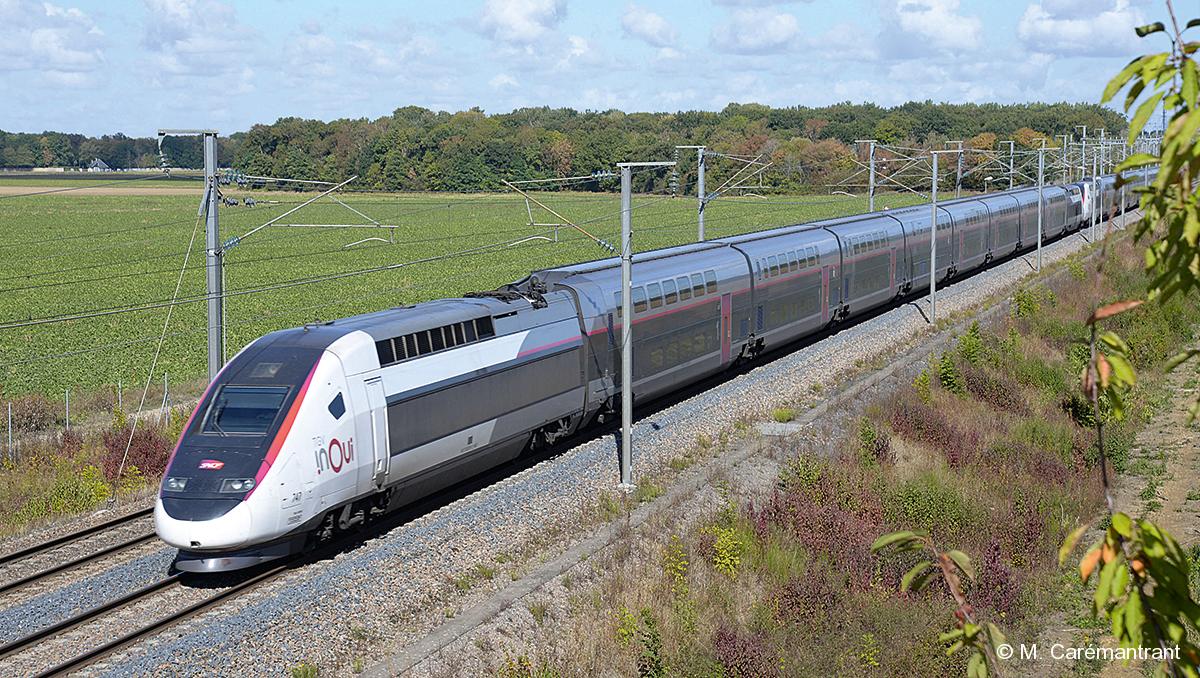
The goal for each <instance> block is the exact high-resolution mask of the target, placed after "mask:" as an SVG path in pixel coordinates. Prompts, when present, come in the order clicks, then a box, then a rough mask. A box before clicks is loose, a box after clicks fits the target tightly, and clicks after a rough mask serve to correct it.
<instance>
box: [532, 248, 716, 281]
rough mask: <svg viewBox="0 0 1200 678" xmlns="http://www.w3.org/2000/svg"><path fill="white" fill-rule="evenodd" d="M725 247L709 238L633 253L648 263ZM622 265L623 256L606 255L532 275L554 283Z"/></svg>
mask: <svg viewBox="0 0 1200 678" xmlns="http://www.w3.org/2000/svg"><path fill="white" fill-rule="evenodd" d="M721 247H725V244H724V242H723V241H720V240H709V241H705V242H695V243H688V244H685V245H675V246H672V247H664V248H662V249H657V250H650V251H649V252H637V253H634V255H633V262H634V263H635V264H641V263H646V262H648V261H656V260H658V259H666V258H668V257H674V256H679V255H681V254H691V253H693V252H703V251H705V250H715V249H719V248H721ZM620 265H621V257H606V258H604V259H595V260H593V261H585V262H581V263H578V264H569V265H567V266H556V267H554V268H544V269H539V270H537V271H534V272H533V273H532V274H530V275H531V277H535V278H537V279H538V280H540V281H542V282H545V283H554V282H558V281H560V280H563V279H565V278H569V277H570V276H573V275H580V274H584V273H596V272H599V271H606V270H609V269H613V268H617V267H619V266H620Z"/></svg>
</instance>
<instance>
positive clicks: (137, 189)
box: [0, 182, 204, 197]
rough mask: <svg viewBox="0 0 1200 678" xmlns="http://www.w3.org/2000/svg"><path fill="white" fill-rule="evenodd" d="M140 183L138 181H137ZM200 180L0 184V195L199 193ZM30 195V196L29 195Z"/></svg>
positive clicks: (200, 189) (200, 188) (200, 187)
mask: <svg viewBox="0 0 1200 678" xmlns="http://www.w3.org/2000/svg"><path fill="white" fill-rule="evenodd" d="M139 183H140V182H139ZM203 188H204V187H203V186H202V185H200V182H196V185H195V186H186V187H185V186H35V185H32V184H30V185H21V186H0V195H26V194H38V193H44V194H46V195H56V194H59V193H65V194H67V195H72V194H73V195H133V196H137V195H200V193H201V192H202V190H203ZM31 197H32V196H31Z"/></svg>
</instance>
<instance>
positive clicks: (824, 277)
mask: <svg viewBox="0 0 1200 678" xmlns="http://www.w3.org/2000/svg"><path fill="white" fill-rule="evenodd" d="M821 322H823V323H827V322H829V267H828V266H822V267H821Z"/></svg>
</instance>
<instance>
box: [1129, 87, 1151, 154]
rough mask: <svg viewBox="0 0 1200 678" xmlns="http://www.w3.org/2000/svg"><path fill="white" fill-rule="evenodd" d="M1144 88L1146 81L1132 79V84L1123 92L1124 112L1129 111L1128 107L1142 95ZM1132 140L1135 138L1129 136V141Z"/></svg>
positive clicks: (1131, 141) (1131, 106)
mask: <svg viewBox="0 0 1200 678" xmlns="http://www.w3.org/2000/svg"><path fill="white" fill-rule="evenodd" d="M1145 90H1146V83H1144V82H1142V81H1141V80H1136V81H1134V83H1133V86H1132V87H1130V88H1129V91H1128V92H1127V93H1126V94H1125V111H1126V112H1129V109H1130V108H1133V104H1134V102H1136V101H1137V99H1138V97H1140V96H1142V92H1144V91H1145ZM1134 141H1136V139H1135V138H1133V137H1130V139H1129V143H1133V142H1134Z"/></svg>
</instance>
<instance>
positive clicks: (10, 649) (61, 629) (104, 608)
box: [0, 572, 183, 659]
mask: <svg viewBox="0 0 1200 678" xmlns="http://www.w3.org/2000/svg"><path fill="white" fill-rule="evenodd" d="M182 577H183V573H182V572H176V573H175V574H172V575H169V576H167V577H166V578H164V579H160V580H158V581H156V582H154V583H153V584H148V585H146V586H143V587H142V588H140V589H138V590H136V591H134V592H133V593H128V594H126V595H123V596H121V597H119V598H114V599H112V600H110V601H108V602H107V603H101V604H100V605H97V606H96V607H93V608H91V609H89V610H85V611H83V612H82V613H80V614H77V615H75V616H73V617H68V618H67V619H64V620H62V621H60V622H58V623H56V624H51V625H50V626H46V627H43V628H41V629H38V630H37V631H34V632H33V633H31V634H29V635H27V636H23V637H21V638H17V639H16V640H12V641H9V642H7V643H5V644H4V645H0V659H4V658H5V657H8V656H10V655H13V654H16V653H17V652H20V651H22V650H24V649H25V648H27V647H29V646H30V645H33V644H35V643H38V642H41V641H43V640H45V639H46V638H50V637H53V636H57V635H61V634H63V633H66V632H67V631H70V630H71V629H73V628H75V627H76V626H80V625H82V624H86V623H87V622H90V621H92V620H93V619H95V618H97V617H99V616H100V615H102V614H105V613H107V612H111V611H113V610H116V609H118V608H122V607H125V606H127V605H132V604H133V603H136V602H137V601H139V600H141V599H143V598H145V597H146V596H148V595H150V594H152V593H157V592H158V591H161V590H162V589H165V588H169V587H171V586H175V585H177V584H178V583H179V580H180V579H181V578H182Z"/></svg>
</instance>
